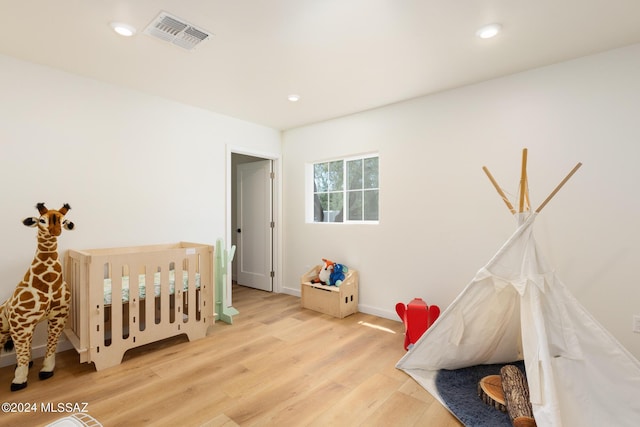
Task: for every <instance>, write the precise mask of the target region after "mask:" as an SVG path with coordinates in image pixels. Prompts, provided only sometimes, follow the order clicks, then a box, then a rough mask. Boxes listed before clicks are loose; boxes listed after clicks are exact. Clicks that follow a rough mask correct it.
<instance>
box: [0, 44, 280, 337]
mask: <svg viewBox="0 0 640 427" xmlns="http://www.w3.org/2000/svg"><path fill="white" fill-rule="evenodd" d="M0 94H2V95H1V97H0V189H1V191H0V194H1V195H2V209H1V210H0V238H1V239H2V242H3V245H2V247H0V277H2V278H3V280H2V281H1V282H0V300H2V301H4V300H5V299H6V298H8V297H9V295H10V294H11V292H12V291H13V289H14V287H15V285H16V284H17V283H18V282H19V281H20V280H21V279H22V277H23V275H24V273H25V271H26V269H27V268H28V266H29V265H30V263H31V260H32V258H33V255H34V252H35V248H36V232H35V230H34V229H32V228H27V227H25V226H23V225H22V224H21V220H22V219H23V218H25V217H27V216H35V215H37V210H36V209H35V204H36V203H38V202H46V203H47V206H48V207H49V208H55V209H58V208H60V207H61V206H62V204H63V203H65V202H68V203H69V204H70V205H71V207H72V210H71V211H70V212H69V214H67V218H68V219H70V220H72V221H74V222H75V224H76V229H75V230H74V231H72V232H66V233H63V234H62V236H61V237H60V238H59V242H58V248H59V252H60V253H61V254H62V253H64V251H65V250H66V249H69V248H76V249H89V248H99V247H118V246H129V245H145V244H155V243H171V242H178V241H180V240H185V241H194V242H202V243H210V244H215V240H216V239H217V238H219V237H221V238H225V233H226V229H225V228H226V226H225V221H226V218H225V215H226V207H225V200H226V186H227V182H226V171H225V167H226V151H225V147H226V145H227V144H228V145H230V146H235V147H246V148H247V149H252V150H257V151H264V152H271V153H279V152H280V142H281V141H280V132H279V131H277V130H274V129H270V128H266V127H263V126H259V125H255V124H252V123H248V122H244V121H240V120H236V119H233V118H229V117H226V116H221V115H217V114H213V113H211V112H207V111H205V110H201V109H197V108H193V107H189V106H186V105H183V104H179V103H175V102H170V101H167V100H163V99H160V98H156V97H152V96H148V95H145V94H142V93H139V92H134V91H131V90H128V89H124V88H122V87H115V86H111V85H107V84H103V83H99V82H96V81H94V80H90V79H85V78H81V77H77V76H73V75H70V74H67V73H64V72H61V71H56V70H53V69H50V68H45V67H42V66H38V65H34V64H30V63H26V62H22V61H18V60H15V59H12V58H10V57H6V56H0ZM43 342H45V341H44V339H43V337H42V336H40V337H39V338H37V339H36V341H35V342H34V345H35V346H36V347H38V346H39V345H40V344H42V343H43Z"/></svg>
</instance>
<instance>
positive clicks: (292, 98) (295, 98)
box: [287, 93, 300, 102]
mask: <svg viewBox="0 0 640 427" xmlns="http://www.w3.org/2000/svg"><path fill="white" fill-rule="evenodd" d="M287 99H288V100H289V101H291V102H297V101H299V100H300V95H296V94H295V93H292V94H291V95H289V96H288V97H287Z"/></svg>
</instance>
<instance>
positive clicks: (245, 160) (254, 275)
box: [227, 153, 275, 303]
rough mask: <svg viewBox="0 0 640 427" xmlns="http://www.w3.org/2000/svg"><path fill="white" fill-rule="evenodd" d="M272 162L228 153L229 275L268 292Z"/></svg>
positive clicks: (271, 270)
mask: <svg viewBox="0 0 640 427" xmlns="http://www.w3.org/2000/svg"><path fill="white" fill-rule="evenodd" d="M273 163H274V162H273V160H271V159H266V158H263V157H256V156H252V155H246V154H239V153H231V183H232V185H231V188H232V200H231V244H233V245H235V246H236V255H235V257H234V259H233V262H232V277H233V280H234V281H235V282H236V283H238V284H240V285H243V286H248V287H251V288H255V289H260V290H263V291H268V292H273V290H274V255H273V253H274V227H275V222H274V203H273V198H274V197H273V193H274V185H273V181H274V174H273ZM227 295H231V289H229V292H228V293H227ZM230 301H231V298H229V303H230Z"/></svg>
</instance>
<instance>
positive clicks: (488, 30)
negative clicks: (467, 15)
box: [476, 24, 502, 39]
mask: <svg viewBox="0 0 640 427" xmlns="http://www.w3.org/2000/svg"><path fill="white" fill-rule="evenodd" d="M501 28H502V26H501V25H500V24H489V25H485V26H484V27H482V28H480V29H479V30H478V31H476V35H477V36H478V37H480V38H481V39H490V38H491V37H495V36H497V35H498V33H499V32H500V29H501Z"/></svg>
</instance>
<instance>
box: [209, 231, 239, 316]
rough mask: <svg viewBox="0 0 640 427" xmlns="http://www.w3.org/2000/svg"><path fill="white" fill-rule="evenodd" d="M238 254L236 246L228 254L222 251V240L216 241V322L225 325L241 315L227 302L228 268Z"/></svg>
mask: <svg viewBox="0 0 640 427" xmlns="http://www.w3.org/2000/svg"><path fill="white" fill-rule="evenodd" d="M235 253H236V246H235V245H232V246H231V250H230V251H228V252H227V250H226V249H224V250H223V249H222V239H218V240H216V257H215V258H216V266H215V275H216V320H222V321H223V322H225V323H228V324H232V323H233V316H235V315H236V314H238V313H239V311H238V310H236V309H235V308H233V307H228V306H227V304H226V302H227V280H226V275H227V267H228V265H229V264H230V263H231V261H233V256H234V255H235Z"/></svg>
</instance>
